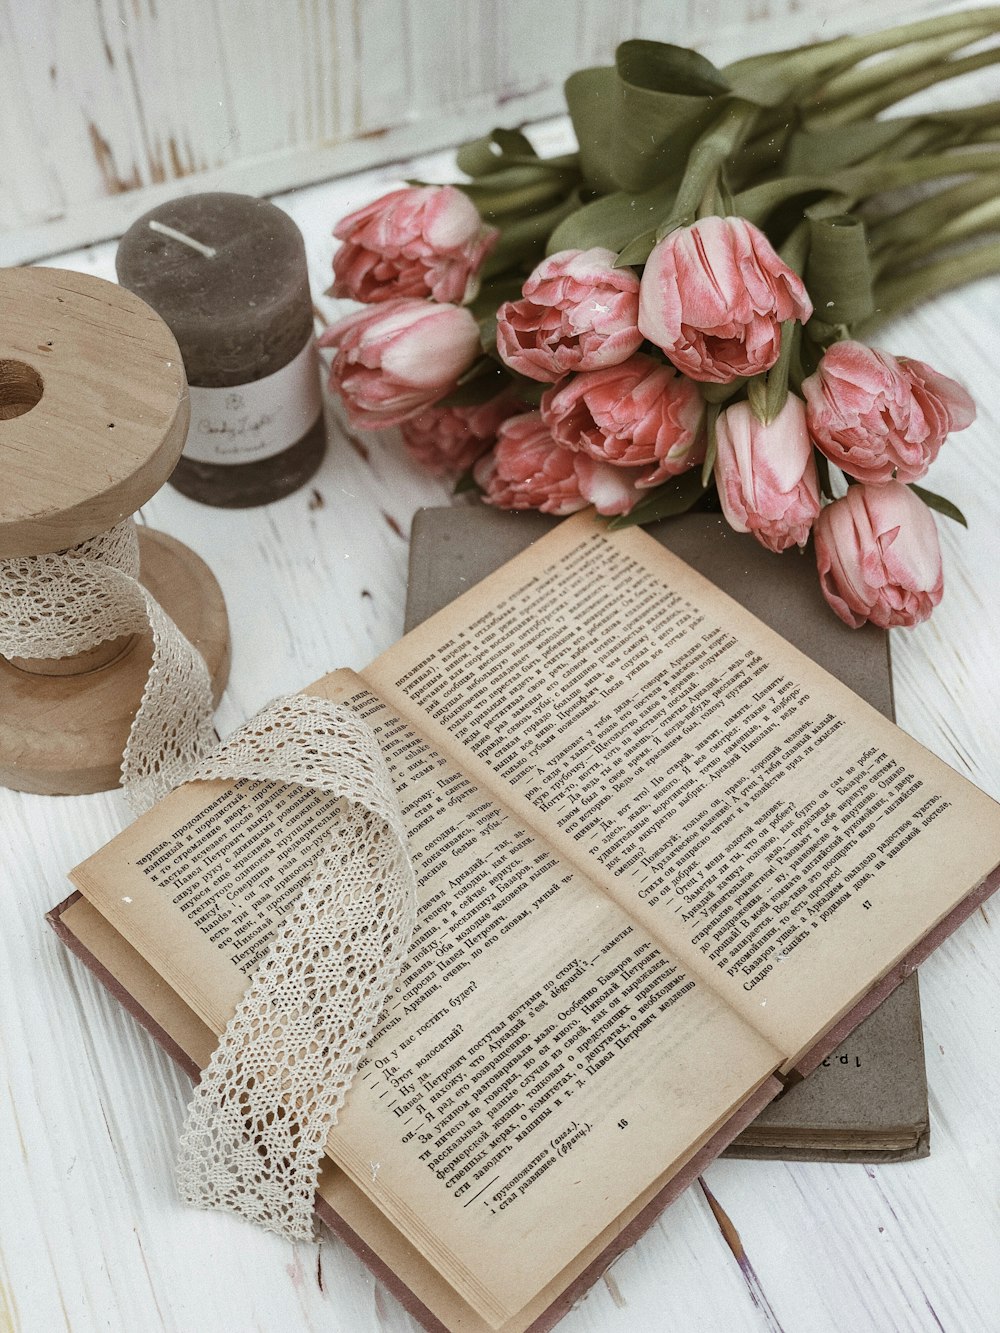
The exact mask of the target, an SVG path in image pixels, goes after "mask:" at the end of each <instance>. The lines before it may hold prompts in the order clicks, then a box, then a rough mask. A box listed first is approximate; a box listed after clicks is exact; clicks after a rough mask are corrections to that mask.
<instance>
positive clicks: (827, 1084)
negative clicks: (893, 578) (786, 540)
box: [405, 505, 930, 1162]
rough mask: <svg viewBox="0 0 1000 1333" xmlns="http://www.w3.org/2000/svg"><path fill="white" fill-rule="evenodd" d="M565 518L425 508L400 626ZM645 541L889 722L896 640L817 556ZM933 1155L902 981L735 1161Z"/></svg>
mask: <svg viewBox="0 0 1000 1333" xmlns="http://www.w3.org/2000/svg"><path fill="white" fill-rule="evenodd" d="M558 522H559V520H558V519H554V518H549V517H548V516H547V515H545V514H536V513H533V512H531V511H524V510H522V511H518V510H501V509H490V508H487V507H486V506H485V505H475V506H470V507H455V506H451V507H449V508H441V509H421V510H420V511H419V512H418V513H417V514H416V515H414V519H413V525H412V528H411V531H410V562H409V571H408V576H407V588H406V620H405V628H406V629H408V630H409V629H413V628H414V627H415V626H417V625H419V624H420V623H421V621H423V620H426V619H427V618H428V617H429V616H432V615H434V614H435V613H436V612H438V611H440V610H441V609H442V608H443V607H445V606H447V605H448V603H449V602H451V601H454V599H455V598H456V597H459V596H461V594H462V593H463V592H467V591H468V590H469V588H470V587H471V586H472V584H474V583H478V582H479V581H480V580H481V579H484V578H486V576H487V575H488V574H492V573H493V571H494V570H495V569H498V568H499V567H500V566H501V565H502V564H504V563H505V562H506V561H507V560H513V558H514V556H516V555H518V554H520V552H521V551H523V550H525V549H526V547H528V546H529V545H530V544H531V542H533V541H538V540H539V538H541V537H544V536H545V534H546V533H547V532H550V531H551V530H552V528H553V527H555V525H556V523H558ZM645 530H646V532H647V533H648V534H649V535H650V536H651V537H652V538H654V540H655V541H658V542H660V543H661V544H662V545H663V546H666V547H667V549H668V550H670V551H673V553H674V554H675V555H677V556H680V558H681V559H682V560H686V561H687V563H688V564H689V565H693V566H694V567H695V569H697V570H699V571H700V572H701V573H702V574H704V575H705V576H706V578H709V579H711V581H712V582H713V583H714V584H716V585H717V586H718V587H720V588H722V590H723V591H724V592H727V593H729V595H730V596H731V597H734V598H735V599H736V600H737V601H738V602H740V603H741V604H742V605H743V606H745V607H746V608H747V609H748V610H749V611H752V612H753V614H754V615H755V616H757V617H758V619H760V620H763V621H764V622H765V624H767V625H770V626H771V628H772V629H773V630H776V631H777V633H779V634H780V635H781V636H782V637H783V638H785V639H787V640H788V641H789V642H790V643H793V644H794V645H795V647H796V648H799V649H801V651H802V652H804V653H805V654H806V655H807V656H809V657H811V658H812V659H813V660H814V661H816V662H818V663H819V664H820V666H822V667H824V668H825V669H826V670H827V671H829V672H830V674H831V675H834V676H836V677H837V679H838V680H840V681H842V682H843V683H844V684H845V685H847V686H848V687H849V688H850V689H852V690H853V691H854V693H855V694H860V695H861V697H862V699H865V700H866V701H867V702H868V703H870V704H871V705H872V707H873V708H877V709H878V711H879V712H880V713H882V714H883V716H885V717H888V718H889V719H890V720H892V719H893V717H894V712H893V698H892V673H891V670H890V665H889V633H888V631H887V630H884V629H879V628H878V627H877V626H876V625H865V626H864V628H863V629H860V630H852V629H848V628H847V626H846V625H845V624H843V623H842V622H841V621H840V620H838V619H837V617H836V616H833V615H831V614H830V611H829V608H828V607H827V605H826V603H825V602H824V601H823V599H822V597H820V596H818V595H817V588H816V565H815V561H814V559H813V558H812V552H811V551H810V552H809V553H808V554H804V555H802V556H801V557H800V556H799V555H798V554H797V553H794V552H789V553H788V554H786V555H784V556H780V555H775V554H774V553H773V552H771V551H768V550H766V549H765V548H764V547H763V546H761V545H760V544H759V543H758V542H756V541H755V540H754V539H753V537H750V536H748V535H746V534H743V533H739V532H734V531H733V529H732V528H731V527H730V526H729V524H728V523H727V522H726V520H725V519H724V518H723V516H722V514H721V513H693V514H682V515H680V516H679V517H674V518H668V519H664V520H662V521H661V522H659V523H654V524H652V525H651V526H649V527H647V528H646V529H645ZM929 1151H930V1125H929V1115H928V1105H927V1079H926V1074H925V1071H924V1047H923V1032H922V1027H921V1016H920V996H919V987H918V981H917V974H916V972H914V973H913V974H912V975H911V976H909V977H907V978H906V980H905V981H904V982H903V984H902V985H901V986H900V987H899V988H898V989H897V990H895V991H894V992H893V993H892V995H890V996H889V998H888V999H887V1000H885V1001H884V1002H883V1003H882V1004H880V1005H879V1006H878V1008H877V1009H876V1010H875V1011H874V1013H872V1014H870V1015H869V1016H868V1017H867V1018H866V1019H865V1020H864V1022H863V1023H859V1024H858V1026H857V1027H856V1028H855V1029H854V1031H853V1032H852V1033H851V1034H850V1036H849V1037H848V1038H847V1040H846V1041H845V1042H843V1043H842V1044H841V1045H840V1046H838V1047H837V1049H836V1050H835V1051H831V1052H830V1054H829V1055H828V1056H827V1057H826V1059H825V1060H824V1061H823V1062H822V1064H821V1065H820V1067H819V1068H818V1069H816V1070H814V1071H813V1072H812V1073H811V1074H810V1075H809V1077H808V1078H807V1079H803V1080H802V1081H801V1082H799V1083H797V1084H795V1086H794V1087H790V1088H788V1089H787V1090H786V1092H785V1093H784V1094H783V1095H782V1096H781V1097H779V1098H778V1099H777V1100H775V1101H773V1102H771V1103H769V1104H768V1105H767V1106H765V1107H764V1109H763V1111H762V1112H761V1113H760V1115H759V1116H757V1118H756V1120H754V1122H753V1124H752V1125H750V1126H748V1127H747V1129H745V1130H744V1131H743V1133H742V1134H739V1135H737V1137H736V1138H735V1139H734V1140H733V1142H732V1143H731V1144H730V1146H729V1147H728V1148H727V1149H726V1152H725V1155H726V1156H728V1157H755V1158H760V1157H771V1158H783V1159H786V1160H787V1159H793V1158H794V1159H798V1160H810V1161H851V1162H858V1161H865V1162H897V1161H910V1160H912V1159H914V1158H917V1157H926V1156H927V1154H928V1152H929Z"/></svg>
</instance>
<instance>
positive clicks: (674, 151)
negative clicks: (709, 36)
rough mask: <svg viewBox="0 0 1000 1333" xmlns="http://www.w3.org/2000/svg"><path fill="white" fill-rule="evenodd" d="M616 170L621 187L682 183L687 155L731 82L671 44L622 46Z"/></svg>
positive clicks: (614, 119)
mask: <svg viewBox="0 0 1000 1333" xmlns="http://www.w3.org/2000/svg"><path fill="white" fill-rule="evenodd" d="M615 73H616V75H617V77H616V79H615V80H614V83H613V85H612V100H611V154H612V157H611V166H612V171H613V174H614V177H615V179H616V180H617V181H618V184H619V186H621V187H622V188H623V189H626V190H644V189H648V188H649V187H650V186H652V185H655V184H657V183H662V182H667V183H674V184H676V183H677V182H679V181H680V178H681V176H682V175H683V173H684V168H685V166H686V165H687V159H688V154H689V152H690V151H691V148H692V147H693V146H694V144H695V142H696V140H697V139H698V138H699V136H700V135H701V133H702V132H703V130H704V129H705V128H706V127H707V126H708V124H709V123H710V122H711V121H712V120H713V119H714V118H715V116H716V115H717V114H718V99H719V98H720V97H724V96H725V95H726V94H727V93H728V92H729V91H730V88H729V84H728V82H727V81H726V79H725V77H724V76H723V75H722V74H721V73H720V71H719V70H718V69H716V67H715V66H714V65H713V64H712V63H711V61H708V60H706V59H705V58H704V56H700V55H698V53H697V52H696V51H690V50H688V49H687V48H686V47H682V46H672V45H670V44H669V43H667V42H649V41H630V42H622V44H621V45H620V46H619V47H618V50H617V51H616V52H615Z"/></svg>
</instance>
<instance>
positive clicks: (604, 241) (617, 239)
mask: <svg viewBox="0 0 1000 1333" xmlns="http://www.w3.org/2000/svg"><path fill="white" fill-rule="evenodd" d="M675 193H676V191H675V190H674V189H673V187H672V186H669V185H658V186H656V187H655V188H654V189H652V190H644V191H642V192H641V193H639V194H633V193H631V192H629V191H618V192H617V193H615V194H608V195H605V196H604V198H603V199H595V200H593V202H592V203H589V204H584V206H583V207H582V208H579V209H577V210H576V212H575V213H570V215H569V217H567V218H566V219H565V221H563V222H561V223H560V224H559V226H558V227H557V228H556V229H555V231H554V232H553V233H552V235H551V236H550V237H549V243H548V246H547V253H548V254H550V255H551V254H555V253H556V251H558V250H589V249H590V248H591V247H592V246H603V247H604V248H605V249H607V250H614V251H615V252H617V251H619V250H621V249H622V248H623V247H625V246H626V245H628V244H629V243H630V242H631V241H632V240H634V239H635V238H636V237H637V236H640V235H642V234H644V233H645V232H646V231H647V230H649V228H650V227H651V225H653V224H655V223H656V222H657V220H658V219H659V218H661V217H662V216H663V214H664V212H666V211H668V210H669V209H670V206H671V204H672V203H673V200H674V195H675ZM654 230H655V227H654ZM639 262H640V263H641V262H642V261H641V260H640V261H639Z"/></svg>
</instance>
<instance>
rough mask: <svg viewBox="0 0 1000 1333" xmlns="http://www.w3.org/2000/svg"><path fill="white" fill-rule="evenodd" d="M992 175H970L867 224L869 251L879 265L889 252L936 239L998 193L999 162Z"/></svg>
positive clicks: (999, 182)
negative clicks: (950, 225)
mask: <svg viewBox="0 0 1000 1333" xmlns="http://www.w3.org/2000/svg"><path fill="white" fill-rule="evenodd" d="M997 166H998V170H997V172H996V173H993V172H989V173H985V174H983V175H981V176H973V177H972V178H971V179H970V180H966V181H962V182H961V184H959V185H953V186H951V187H950V188H947V189H943V190H939V191H938V192H937V193H936V194H933V195H931V197H930V198H929V199H921V200H919V202H917V203H915V204H911V205H910V207H909V208H903V209H900V211H899V212H898V213H893V214H892V215H891V216H890V217H886V218H876V219H874V220H870V221H869V222H868V237H869V240H870V241H871V243H872V250H873V252H874V253H875V255H876V256H878V259H879V260H880V261H881V262H887V261H888V262H891V261H892V255H893V252H895V251H896V250H898V249H900V248H904V247H908V246H910V245H913V244H918V243H920V242H922V241H923V240H925V239H926V238H928V237H936V235H937V233H938V231H939V230H940V228H941V227H944V226H947V225H948V223H949V222H950V220H951V219H952V218H959V217H961V216H962V215H963V214H965V213H966V212H968V211H969V210H970V209H974V208H977V207H978V206H979V205H980V204H982V203H985V202H988V201H990V200H992V199H995V198H996V196H997V194H998V193H1000V162H998V164H997Z"/></svg>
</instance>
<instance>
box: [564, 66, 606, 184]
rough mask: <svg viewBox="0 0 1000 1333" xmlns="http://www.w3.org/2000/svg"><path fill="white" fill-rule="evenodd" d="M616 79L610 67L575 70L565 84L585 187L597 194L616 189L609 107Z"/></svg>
mask: <svg viewBox="0 0 1000 1333" xmlns="http://www.w3.org/2000/svg"><path fill="white" fill-rule="evenodd" d="M616 78H617V75H616V73H615V70H614V69H613V68H612V67H611V66H610V65H608V66H603V67H599V68H596V69H578V70H577V71H576V72H575V73H574V74H571V75H570V76H569V78H568V79H567V80H566V82H565V84H564V91H565V95H566V106H567V109H568V110H569V118H570V120H571V121H572V122H573V131H574V133H575V134H576V141H577V143H578V144H579V145H580V170H581V172H582V174H583V180H584V183H585V184H586V185H587V186H588V187H589V188H590V189H592V190H597V191H598V192H599V193H600V194H607V193H608V192H609V191H610V190H616V189H617V188H618V186H617V182H616V180H615V173H614V145H613V142H612V132H611V130H612V127H611V107H612V101H613V96H614V86H615V81H616Z"/></svg>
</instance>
